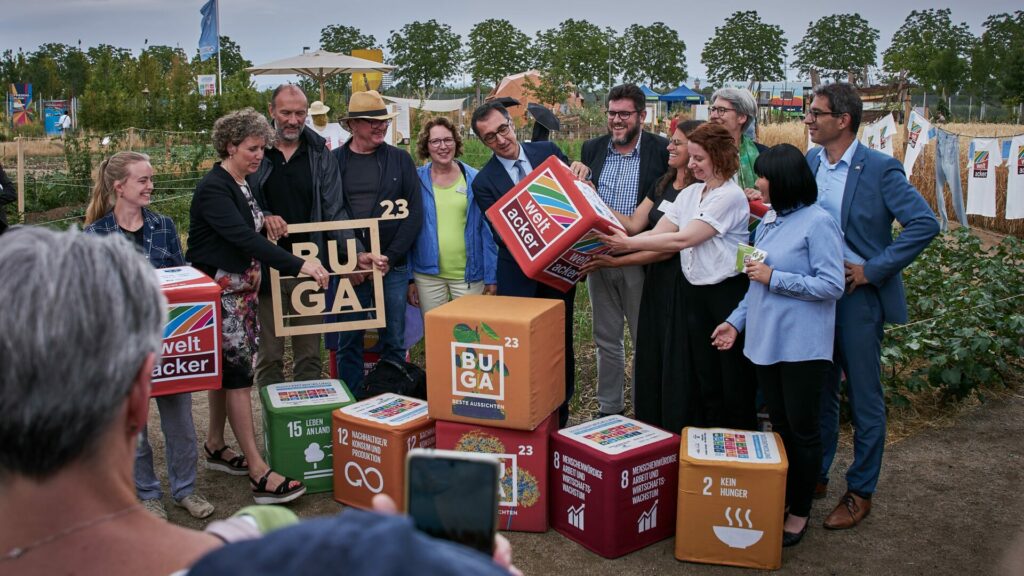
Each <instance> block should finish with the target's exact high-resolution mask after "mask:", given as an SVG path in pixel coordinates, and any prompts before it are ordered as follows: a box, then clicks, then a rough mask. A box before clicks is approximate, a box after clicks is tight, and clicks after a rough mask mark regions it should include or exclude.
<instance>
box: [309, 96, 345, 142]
mask: <svg viewBox="0 0 1024 576" xmlns="http://www.w3.org/2000/svg"><path fill="white" fill-rule="evenodd" d="M330 111H331V107H330V106H327V105H325V104H324V103H323V102H321V101H319V100H317V101H315V102H313V103H312V104H310V105H309V116H310V118H312V119H313V122H312V123H311V124H310V126H309V127H310V128H312V129H313V131H314V132H316V133H317V134H319V135H320V137H321V138H323V139H324V140H326V141H327V149H328V150H334V149H335V148H338V147H339V146H341V145H342V144H344V143H345V141H346V140H348V137H349V133H348V131H346V130H345V129H344V128H342V127H341V124H338V123H337V122H331V121H330V118H328V117H327V113H328V112H330Z"/></svg>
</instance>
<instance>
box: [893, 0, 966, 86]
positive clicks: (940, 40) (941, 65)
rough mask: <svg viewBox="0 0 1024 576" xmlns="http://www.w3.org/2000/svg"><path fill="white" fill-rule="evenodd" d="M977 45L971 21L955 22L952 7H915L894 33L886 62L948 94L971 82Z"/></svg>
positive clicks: (900, 74)
mask: <svg viewBox="0 0 1024 576" xmlns="http://www.w3.org/2000/svg"><path fill="white" fill-rule="evenodd" d="M973 45H974V36H972V35H971V32H970V30H969V29H968V28H967V24H965V23H963V22H961V23H960V24H956V25H954V24H953V22H952V20H951V19H950V10H949V8H942V9H934V8H929V9H927V10H914V11H912V12H911V13H910V15H909V16H907V19H906V20H905V21H904V22H903V25H902V26H900V28H899V30H897V31H896V34H895V35H893V38H892V44H891V45H890V46H889V48H887V49H886V50H885V52H883V53H882V62H883V63H884V65H885V68H886V70H888V71H889V72H890V73H892V74H895V75H898V76H900V77H906V78H909V79H910V80H913V81H914V82H917V83H918V84H921V85H923V86H925V87H927V88H934V89H938V90H941V91H942V95H943V97H945V95H946V94H947V93H949V92H955V91H957V90H959V89H960V87H961V86H962V85H963V84H964V83H965V82H966V81H967V79H968V78H967V71H968V69H969V61H968V57H969V56H970V53H971V49H972V47H973Z"/></svg>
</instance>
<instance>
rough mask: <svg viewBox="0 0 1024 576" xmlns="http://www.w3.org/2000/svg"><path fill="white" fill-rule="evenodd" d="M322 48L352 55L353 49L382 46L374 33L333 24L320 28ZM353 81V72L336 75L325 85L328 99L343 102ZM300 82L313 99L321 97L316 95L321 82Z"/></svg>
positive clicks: (368, 48) (370, 48)
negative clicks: (343, 95)
mask: <svg viewBox="0 0 1024 576" xmlns="http://www.w3.org/2000/svg"><path fill="white" fill-rule="evenodd" d="M320 48H322V49H324V50H327V51H329V52H337V53H340V54H349V55H351V54H352V51H353V50H373V49H375V48H380V46H379V45H378V44H377V38H376V37H375V36H374V35H373V34H363V33H362V32H361V31H360V30H359V29H358V28H355V27H354V26H345V25H344V24H331V25H330V26H326V27H324V28H323V29H322V30H320ZM351 83H352V75H351V74H338V75H337V76H334V77H333V78H331V79H330V80H328V81H327V82H326V83H325V85H324V87H325V88H326V90H327V94H328V96H327V99H328V100H329V101H335V102H341V101H342V100H343V97H342V94H344V93H345V92H347V91H348V89H349V85H350V84H351ZM300 84H301V85H302V87H303V90H304V91H305V92H306V93H307V94H310V95H311V96H312V99H313V100H315V99H316V98H318V97H319V96H316V95H317V94H319V90H320V85H319V84H317V83H316V82H312V81H309V82H301V83H300ZM311 89H312V90H313V91H312V92H310V90H311ZM329 105H330V103H329ZM332 108H337V106H333V105H332Z"/></svg>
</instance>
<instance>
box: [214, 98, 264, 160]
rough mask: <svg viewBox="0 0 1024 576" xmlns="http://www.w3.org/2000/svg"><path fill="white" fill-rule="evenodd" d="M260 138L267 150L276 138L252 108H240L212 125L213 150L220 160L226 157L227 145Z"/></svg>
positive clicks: (262, 118) (261, 116) (260, 115)
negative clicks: (251, 138)
mask: <svg viewBox="0 0 1024 576" xmlns="http://www.w3.org/2000/svg"><path fill="white" fill-rule="evenodd" d="M250 136H253V137H255V138H262V139H263V141H264V145H265V146H266V147H267V148H269V147H271V146H273V145H274V139H275V138H276V137H277V131H275V130H274V129H273V128H272V127H271V126H270V123H269V122H267V119H266V118H264V117H263V115H262V114H260V113H259V112H257V111H256V110H253V109H252V108H242V109H241V110H235V111H234V112H230V113H228V114H225V115H224V116H221V117H220V118H218V119H217V121H216V122H214V123H213V149H214V150H215V151H216V152H217V156H219V157H220V159H221V160H223V159H225V158H227V157H228V144H234V145H235V146H238V145H239V144H241V143H242V141H243V140H245V139H246V138H248V137H250Z"/></svg>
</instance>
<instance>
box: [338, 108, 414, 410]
mask: <svg viewBox="0 0 1024 576" xmlns="http://www.w3.org/2000/svg"><path fill="white" fill-rule="evenodd" d="M397 115H398V113H397V112H389V111H388V109H387V106H386V105H385V104H384V99H383V98H381V96H380V94H379V93H378V92H377V91H376V90H369V91H367V92H356V93H354V94H352V97H351V98H350V99H349V104H348V115H347V116H345V117H344V118H342V119H341V124H342V126H343V127H344V128H346V129H348V131H349V132H351V133H352V136H351V137H350V138H349V139H348V141H347V142H345V144H344V145H343V146H341V147H340V148H336V149H335V150H334V151H333V152H331V153H332V154H333V155H334V158H335V159H336V160H337V163H338V169H339V170H340V173H341V182H342V187H343V188H344V189H345V196H346V199H347V200H348V203H349V208H350V210H351V213H352V217H353V218H379V219H380V220H381V222H380V228H379V233H380V250H381V254H382V255H383V257H384V258H386V259H387V265H388V266H389V267H390V270H386V272H385V276H384V303H383V304H384V318H385V322H386V325H385V326H384V328H382V329H381V330H380V339H381V342H382V344H383V350H382V351H381V356H380V358H381V360H382V361H384V360H387V361H391V362H396V363H401V362H404V361H405V351H406V350H405V295H406V291H407V290H408V287H409V269H408V266H407V263H406V259H407V257H408V254H409V249H410V248H411V247H412V245H413V243H414V242H415V241H416V237H417V236H418V235H419V232H420V226H422V224H423V212H422V207H421V196H420V190H419V186H420V181H419V177H418V176H417V175H416V165H415V164H414V163H413V161H412V156H410V155H409V153H408V152H406V151H405V150H402V149H401V148H396V147H395V146H392V145H390V144H388V143H387V142H385V141H384V138H385V135H386V134H387V131H388V126H389V125H390V124H391V119H392V118H394V117H395V116H397ZM357 236H359V237H360V240H361V241H362V242H363V245H365V246H369V239H368V238H366V237H365V231H362V235H361V236H360V234H358V233H357ZM356 294H357V295H358V296H359V301H360V302H361V303H362V305H363V306H364V307H366V306H369V305H370V299H371V294H372V291H371V287H370V285H369V283H366V284H363V285H360V286H358V287H356ZM335 338H336V340H335ZM332 344H333V345H334V346H336V347H337V350H338V358H337V362H338V376H339V377H340V378H341V379H342V380H344V381H345V383H346V384H348V387H349V389H350V390H352V393H353V394H355V395H356V396H360V395H361V394H362V392H363V331H362V330H355V331H351V332H341V333H339V334H337V335H336V336H334V337H332V338H330V339H329V340H328V346H329V347H330V346H331V345H332Z"/></svg>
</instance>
